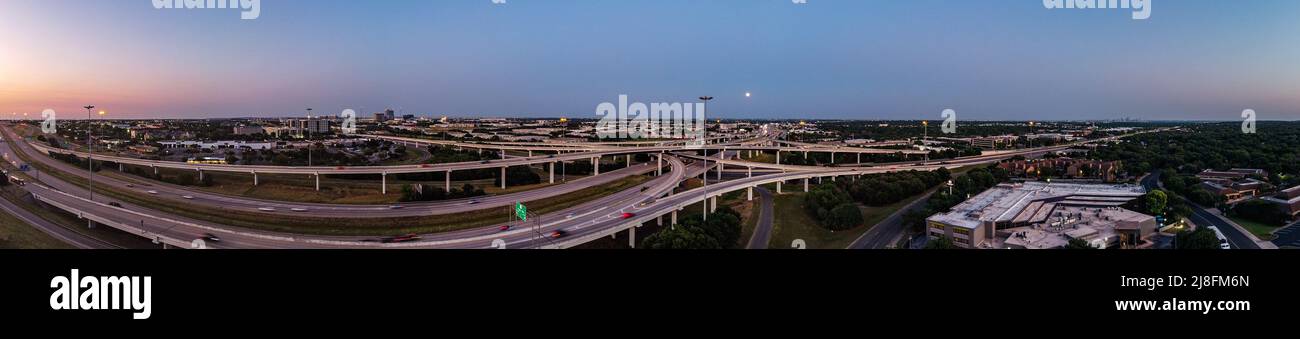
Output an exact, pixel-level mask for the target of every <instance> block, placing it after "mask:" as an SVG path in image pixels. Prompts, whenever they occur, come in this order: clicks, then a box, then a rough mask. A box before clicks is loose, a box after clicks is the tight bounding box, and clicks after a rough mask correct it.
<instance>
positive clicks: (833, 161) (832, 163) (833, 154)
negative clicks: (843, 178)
mask: <svg viewBox="0 0 1300 339" xmlns="http://www.w3.org/2000/svg"><path fill="white" fill-rule="evenodd" d="M834 164H835V152H831V165H834Z"/></svg>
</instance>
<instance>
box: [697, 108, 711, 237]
mask: <svg viewBox="0 0 1300 339" xmlns="http://www.w3.org/2000/svg"><path fill="white" fill-rule="evenodd" d="M700 101H703V102H704V111H702V112H700V117H699V118H700V121H703V122H704V126H703V127H704V130H703V131H700V133H702V134H703V135H704V145H703V146H708V145H709V118H708V117H707V116H706V113H708V112H709V101H713V97H711V96H707V95H706V96H702V97H700ZM700 181H701V182H703V183H704V214H701V215H703V216H704V220H709V150H708V148H705V149H704V178H702V179H701V180H700Z"/></svg>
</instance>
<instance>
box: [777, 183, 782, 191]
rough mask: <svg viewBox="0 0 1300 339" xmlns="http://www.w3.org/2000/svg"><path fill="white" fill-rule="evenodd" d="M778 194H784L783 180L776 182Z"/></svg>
mask: <svg viewBox="0 0 1300 339" xmlns="http://www.w3.org/2000/svg"><path fill="white" fill-rule="evenodd" d="M776 194H782V193H781V182H780V181H777V182H776Z"/></svg>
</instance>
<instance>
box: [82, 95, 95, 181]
mask: <svg viewBox="0 0 1300 339" xmlns="http://www.w3.org/2000/svg"><path fill="white" fill-rule="evenodd" d="M84 108H85V109H86V164H87V165H86V178H87V179H88V180H89V181H90V184H89V187H90V200H91V201H94V200H95V144H94V143H93V141H92V140H91V137H92V136H91V135H90V118H91V115H90V112H91V110H94V109H95V105H86V107H84Z"/></svg>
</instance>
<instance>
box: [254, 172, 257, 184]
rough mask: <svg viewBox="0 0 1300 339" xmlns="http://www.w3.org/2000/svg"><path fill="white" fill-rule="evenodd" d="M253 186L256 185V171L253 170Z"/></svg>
mask: <svg viewBox="0 0 1300 339" xmlns="http://www.w3.org/2000/svg"><path fill="white" fill-rule="evenodd" d="M253 186H257V172H253Z"/></svg>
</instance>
